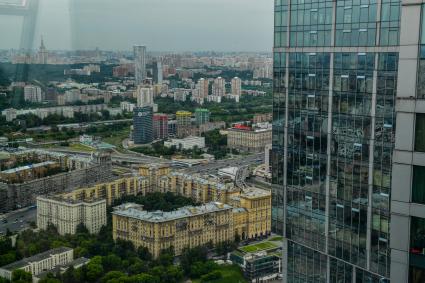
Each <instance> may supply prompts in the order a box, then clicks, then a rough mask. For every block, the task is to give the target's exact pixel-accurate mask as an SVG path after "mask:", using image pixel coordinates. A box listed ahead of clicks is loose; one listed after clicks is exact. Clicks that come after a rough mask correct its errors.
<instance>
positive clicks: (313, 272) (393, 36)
mask: <svg viewBox="0 0 425 283" xmlns="http://www.w3.org/2000/svg"><path fill="white" fill-rule="evenodd" d="M400 7H401V4H400V1H388V0H382V1H376V0H340V1H318V0H275V48H274V103H273V156H272V182H273V186H272V194H273V200H272V204H273V210H272V220H273V229H274V231H275V232H276V233H279V234H282V235H284V236H285V237H286V240H285V242H284V244H285V246H286V247H287V252H285V253H284V262H286V268H284V278H285V280H286V281H285V282H383V281H382V280H386V278H389V272H390V246H389V241H390V238H389V229H390V228H389V223H390V211H389V209H390V208H389V206H390V191H391V164H392V152H393V148H394V136H395V135H394V131H395V112H394V105H395V97H396V89H397V66H398V50H399V49H398V48H399V47H398V44H399V26H400Z"/></svg>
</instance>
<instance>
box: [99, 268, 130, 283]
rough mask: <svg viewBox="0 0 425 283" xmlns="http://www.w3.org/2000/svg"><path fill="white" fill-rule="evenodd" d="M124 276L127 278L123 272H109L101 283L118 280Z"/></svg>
mask: <svg viewBox="0 0 425 283" xmlns="http://www.w3.org/2000/svg"><path fill="white" fill-rule="evenodd" d="M124 276H126V275H125V273H123V272H121V271H109V272H108V273H106V274H105V275H104V276H103V277H102V279H101V280H100V281H101V282H102V283H106V282H109V281H110V280H111V279H118V278H121V277H124Z"/></svg>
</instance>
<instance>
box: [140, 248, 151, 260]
mask: <svg viewBox="0 0 425 283" xmlns="http://www.w3.org/2000/svg"><path fill="white" fill-rule="evenodd" d="M137 255H138V256H139V258H140V259H141V260H147V261H149V260H152V254H151V253H150V252H149V249H148V248H146V247H143V246H140V247H139V248H138V249H137Z"/></svg>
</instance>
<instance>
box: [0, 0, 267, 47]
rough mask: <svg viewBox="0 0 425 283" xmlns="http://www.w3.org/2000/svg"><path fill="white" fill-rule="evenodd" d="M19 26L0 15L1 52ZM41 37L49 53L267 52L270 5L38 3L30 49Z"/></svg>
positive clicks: (14, 42)
mask: <svg viewBox="0 0 425 283" xmlns="http://www.w3.org/2000/svg"><path fill="white" fill-rule="evenodd" d="M29 1H31V0H29ZM0 2H1V1H0ZM21 27H22V21H21V20H20V19H19V18H16V17H13V16H3V15H0V39H1V40H0V48H3V49H4V48H17V47H18V46H19V40H20V30H21ZM41 34H42V35H43V36H44V39H45V43H46V47H47V48H48V49H92V48H95V47H99V48H100V49H104V50H131V48H132V46H133V45H134V44H146V45H147V46H148V50H151V51H200V50H213V51H271V50H272V45H273V0H40V7H39V13H38V21H37V25H36V32H35V40H34V41H35V42H34V47H38V46H39V44H40V36H41Z"/></svg>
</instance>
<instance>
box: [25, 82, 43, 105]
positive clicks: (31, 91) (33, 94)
mask: <svg viewBox="0 0 425 283" xmlns="http://www.w3.org/2000/svg"><path fill="white" fill-rule="evenodd" d="M24 99H25V101H30V102H41V101H42V100H43V95H42V92H41V88H40V87H39V86H35V85H27V86H25V87H24Z"/></svg>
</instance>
